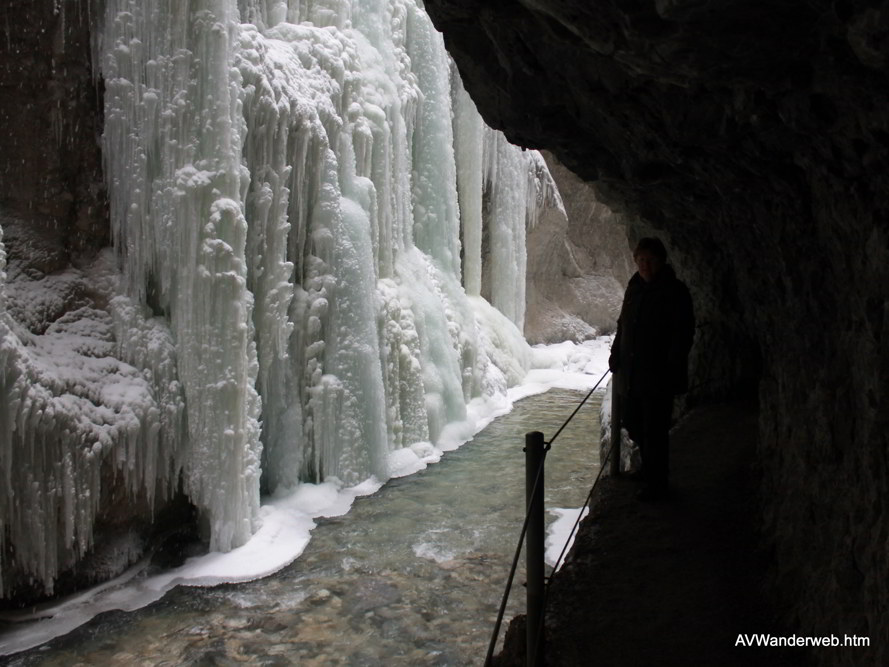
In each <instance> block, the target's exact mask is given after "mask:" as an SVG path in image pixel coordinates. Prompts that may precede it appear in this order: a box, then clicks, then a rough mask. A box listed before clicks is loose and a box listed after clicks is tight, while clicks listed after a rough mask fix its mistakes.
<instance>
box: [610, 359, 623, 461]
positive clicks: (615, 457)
mask: <svg viewBox="0 0 889 667" xmlns="http://www.w3.org/2000/svg"><path fill="white" fill-rule="evenodd" d="M615 378H616V375H615V376H613V377H612V381H611V468H610V472H611V474H612V475H613V476H615V477H616V476H617V475H620V444H621V443H620V441H621V427H620V410H621V405H620V396H619V395H618V393H617V387H616V386H615V385H617V382H616V381H615Z"/></svg>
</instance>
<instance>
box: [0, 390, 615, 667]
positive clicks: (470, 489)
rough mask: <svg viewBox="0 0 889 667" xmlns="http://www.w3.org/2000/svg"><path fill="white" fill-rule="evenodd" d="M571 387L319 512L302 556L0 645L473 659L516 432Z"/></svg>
mask: <svg viewBox="0 0 889 667" xmlns="http://www.w3.org/2000/svg"><path fill="white" fill-rule="evenodd" d="M583 396H584V394H582V393H577V392H572V391H564V390H551V391H549V392H547V393H545V394H541V395H538V396H532V397H529V398H526V399H524V400H522V401H519V402H518V403H517V404H516V405H515V407H514V409H513V410H512V412H510V413H509V414H507V415H505V416H503V417H500V418H498V419H497V420H495V421H494V422H493V423H492V424H491V425H489V426H488V427H487V428H486V429H485V430H484V431H482V432H481V433H480V434H478V435H477V436H476V437H475V438H474V439H473V440H472V441H471V442H469V443H467V444H465V445H464V446H463V447H461V448H460V449H459V450H457V451H454V452H450V453H448V454H447V455H446V456H445V457H444V458H443V459H442V461H441V462H440V463H438V464H436V465H433V466H430V467H429V468H427V469H426V470H424V471H422V472H420V473H417V474H415V475H412V476H410V477H403V478H399V479H394V480H392V481H390V482H389V483H388V484H386V486H384V487H383V488H382V489H381V490H380V491H378V492H377V493H375V494H374V495H372V496H368V497H364V498H359V499H357V500H356V501H355V504H354V505H353V507H352V509H351V510H350V512H349V513H348V514H347V515H345V516H341V517H336V518H332V519H322V520H320V521H319V525H318V527H317V528H316V529H315V530H314V531H313V533H312V539H311V542H310V543H309V545H308V547H307V548H306V550H305V552H304V553H303V554H302V556H300V557H299V559H297V560H296V561H295V562H294V563H292V564H291V565H290V566H288V567H286V568H285V569H283V570H281V571H280V572H278V573H277V574H275V575H273V576H271V577H267V578H265V579H262V580H259V581H254V582H250V583H245V584H232V585H226V586H217V587H214V588H193V587H179V588H176V589H174V590H173V591H171V592H170V593H168V594H167V595H166V596H165V597H164V598H163V599H162V600H160V601H159V602H157V603H155V604H153V605H150V606H148V607H146V608H144V609H141V610H138V611H136V612H131V613H123V612H111V613H106V614H102V615H100V616H98V617H96V618H95V619H93V620H92V621H91V622H90V623H88V624H87V625H85V626H82V627H81V628H79V629H78V630H75V631H74V632H72V633H70V634H68V635H66V636H65V637H60V638H58V639H56V640H54V641H52V642H49V643H48V644H45V645H44V646H42V647H40V648H37V649H34V650H32V651H29V652H26V653H22V654H19V655H17V656H11V657H7V658H5V660H6V661H8V662H9V663H11V664H13V665H53V666H55V665H59V666H64V667H69V666H71V665H77V664H85V665H113V664H119V665H152V666H154V665H236V664H244V663H247V664H255V665H290V664H299V665H387V666H388V665H477V664H481V663H482V662H483V656H484V654H485V651H486V650H487V646H488V642H489V640H490V634H491V631H492V629H493V626H494V622H495V620H496V616H497V609H498V606H499V604H500V598H501V596H502V593H503V588H504V586H505V582H506V578H507V575H508V571H509V567H510V564H511V561H512V557H513V553H514V550H515V547H516V541H517V538H518V535H519V532H520V529H521V525H522V521H523V518H524V479H525V475H524V454H523V452H522V449H523V446H524V434H525V433H526V432H527V431H532V430H541V431H543V432H544V435H545V437H546V438H547V439H549V438H551V437H552V435H553V434H554V433H555V431H556V430H557V429H558V427H559V426H560V425H561V423H562V422H563V421H564V420H565V419H566V418H567V416H568V415H569V414H570V413H571V411H572V410H573V408H574V407H575V406H576V404H577V403H578V402H579V401H580V400H581V399H582V398H583ZM601 399H602V394H601V393H600V392H597V393H596V394H595V395H594V396H593V398H592V399H591V400H590V401H589V402H588V403H587V405H586V406H585V407H584V408H583V409H582V410H581V411H580V412H579V413H578V415H577V417H576V418H575V419H574V421H573V422H572V423H571V424H570V425H569V426H568V427H567V428H566V429H565V430H564V431H563V432H562V434H561V435H559V437H558V439H557V440H556V442H555V443H554V444H553V448H552V450H551V451H550V453H549V454H548V456H547V460H546V507H547V508H548V509H550V508H554V507H562V508H577V507H580V506H581V505H582V504H583V501H584V499H585V498H586V495H587V493H588V491H589V487H590V485H591V484H592V481H593V479H594V477H595V475H596V473H597V471H598V451H597V443H598V437H599V424H598V410H599V404H600V403H601ZM552 519H553V517H552V516H550V515H549V513H548V521H551V520H552ZM521 562H522V563H523V562H524V558H523V559H522V561H521ZM523 580H524V574H523V572H522V571H521V570H520V571H519V573H518V574H517V576H516V579H515V583H514V586H513V592H512V595H511V596H510V602H509V606H508V608H507V614H506V618H507V620H508V619H509V618H511V617H513V616H515V615H516V614H518V613H523V611H524V588H523V587H522V586H521V582H522V581H523ZM501 641H502V638H501ZM3 661H4V659H3V658H0V663H2V662H3Z"/></svg>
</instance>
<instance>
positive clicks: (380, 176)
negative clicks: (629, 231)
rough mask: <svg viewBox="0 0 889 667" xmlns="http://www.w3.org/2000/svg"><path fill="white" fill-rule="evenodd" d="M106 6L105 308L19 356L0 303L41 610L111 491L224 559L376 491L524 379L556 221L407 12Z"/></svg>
mask: <svg viewBox="0 0 889 667" xmlns="http://www.w3.org/2000/svg"><path fill="white" fill-rule="evenodd" d="M104 5H105V7H104V17H103V18H101V19H100V24H101V27H100V30H99V34H98V36H97V41H96V53H97V56H96V57H97V60H98V62H99V69H100V73H101V76H102V78H103V79H104V86H105V116H104V118H105V127H104V136H103V140H102V141H103V154H104V158H105V171H106V179H107V185H108V191H109V196H110V210H111V225H112V236H113V240H114V246H115V255H114V257H109V256H104V257H103V258H102V260H101V261H100V262H99V263H98V264H97V266H96V267H93V268H92V269H91V270H92V271H93V275H92V276H91V277H89V278H87V277H86V276H85V275H83V274H81V273H79V272H76V275H74V276H73V277H71V279H72V280H75V281H77V280H79V281H86V282H89V283H90V285H91V289H92V290H93V291H99V292H101V293H102V294H105V295H106V297H107V298H106V299H105V301H106V302H107V307H105V308H104V309H102V308H96V307H92V306H87V305H85V306H83V307H81V308H79V309H70V310H69V311H68V312H66V313H65V314H64V315H63V316H62V317H60V318H58V319H55V320H54V321H52V322H51V323H49V324H48V327H47V328H45V330H39V329H41V327H40V326H36V325H35V326H31V327H30V328H28V329H26V328H25V327H24V326H22V325H21V323H20V321H19V320H20V318H19V319H18V320H17V319H16V318H15V317H13V315H15V313H13V312H12V310H13V308H12V301H13V299H12V298H11V297H10V296H9V295H7V297H4V296H3V292H2V291H0V438H2V442H3V445H2V446H0V474H2V475H3V478H4V481H5V486H4V489H3V490H2V491H0V540H2V539H3V536H4V534H7V535H8V537H9V539H10V540H11V545H12V548H13V549H14V553H15V558H16V562H17V563H18V564H19V566H20V567H22V568H23V569H24V570H25V571H26V572H27V573H28V575H29V576H31V577H32V578H33V579H34V580H35V581H37V582H40V583H41V584H42V585H43V587H44V588H45V589H46V590H47V591H50V590H51V589H52V584H53V580H54V578H55V577H56V576H57V574H58V573H59V572H60V571H61V570H63V569H64V568H65V567H66V566H69V565H70V564H71V562H72V559H76V557H78V556H79V555H81V554H83V553H84V552H85V551H86V550H87V549H88V548H89V546H90V541H91V535H92V528H93V523H94V521H95V517H96V514H97V511H98V503H100V501H101V500H102V498H103V492H107V489H104V490H103V487H102V484H103V474H104V473H103V470H102V467H103V465H105V466H106V467H107V466H108V465H109V464H110V466H111V467H112V469H113V475H114V476H115V478H119V479H122V480H123V485H124V487H125V488H126V489H127V490H128V493H129V494H130V496H131V498H139V499H144V500H145V501H146V502H147V503H148V504H149V505H151V504H152V503H154V502H155V500H156V498H158V497H165V496H166V495H167V494H169V493H170V492H171V491H172V490H174V489H175V488H177V487H178V485H179V484H180V480H181V484H182V488H183V490H184V491H185V492H186V493H187V494H188V496H189V497H190V499H191V501H192V502H193V503H194V504H195V505H196V506H197V507H198V508H199V510H200V511H201V513H202V516H203V517H204V518H205V519H206V521H207V522H208V526H209V529H210V547H211V549H213V550H218V551H226V550H229V549H232V548H234V547H236V546H238V545H241V544H243V543H244V542H245V541H246V540H247V539H248V538H249V537H250V535H251V534H252V533H253V532H254V531H255V530H256V529H257V528H258V523H259V521H260V512H259V508H260V494H261V492H274V491H278V492H280V490H281V489H286V488H295V487H296V486H297V485H298V484H300V483H301V482H322V481H328V482H329V481H331V480H333V481H334V482H335V483H337V484H344V485H350V484H356V483H358V482H361V481H362V480H364V479H367V478H369V477H375V478H377V479H378V480H385V479H386V478H388V477H389V475H390V470H389V463H388V462H389V460H390V459H389V457H390V454H391V453H392V452H393V451H395V450H398V449H400V448H403V447H408V446H411V445H415V444H416V443H422V442H436V440H437V438H438V437H439V436H440V435H441V433H442V431H443V429H444V428H445V426H446V425H448V424H451V423H453V422H459V421H460V420H462V419H464V418H465V415H466V404H467V402H468V401H469V400H470V399H472V398H473V397H478V396H484V395H493V394H497V393H502V392H504V391H505V389H506V387H507V385H508V384H510V383H515V382H517V381H518V380H520V379H521V377H522V375H523V374H524V372H525V371H526V370H527V356H528V351H527V347H526V345H525V343H524V341H523V339H522V337H521V333H520V331H519V328H520V327H521V322H522V319H523V309H524V283H525V278H524V262H525V259H524V257H525V253H524V239H525V231H526V229H527V227H528V225H533V223H534V220H535V216H536V215H537V211H538V209H539V208H540V207H541V206H542V205H544V203H545V202H550V203H552V202H553V201H554V200H556V199H557V195H554V194H553V186H552V181H551V180H550V179H549V176H548V172H546V169H545V167H544V166H542V165H543V163H542V161H541V160H540V158H539V156H537V154H536V153H532V152H525V151H521V150H520V149H518V148H516V147H514V146H511V145H509V144H508V143H507V142H506V141H505V139H504V138H503V136H502V135H500V134H499V133H496V132H494V131H493V130H490V129H489V128H486V127H485V126H484V125H483V123H482V121H481V119H480V117H479V116H478V113H477V112H476V110H475V108H474V106H473V105H472V102H471V100H470V99H469V97H468V96H467V94H466V93H465V91H464V90H463V88H462V85H461V84H460V82H459V77H458V76H457V74H456V71H455V69H454V68H453V67H452V65H451V63H450V61H449V58H448V56H447V54H446V52H445V50H444V46H443V42H442V39H441V36H440V35H439V34H438V33H437V32H436V31H435V30H434V28H433V27H432V24H431V22H430V21H429V20H428V18H427V17H426V15H425V13H424V11H423V9H422V3H420V2H419V1H418V0H352V1H351V2H350V1H349V0H315V1H312V0H290V1H289V2H283V1H274V0H238V1H236V0H204V1H203V2H201V3H179V2H173V1H171V0H107V1H106V2H105V3H104ZM0 238H2V237H0ZM0 253H2V244H0ZM2 257H3V255H2V254H0V269H2ZM112 264H116V266H117V267H119V270H120V275H119V276H116V275H115V269H114V266H110V265H112ZM96 276H98V278H96ZM63 278H64V277H59V276H55V277H52V276H47V277H46V278H43V280H50V279H52V280H56V281H58V280H62V279H63ZM3 282H4V277H3V275H2V274H0V290H2V289H3ZM38 283H39V284H38ZM16 285H17V283H15V282H12V281H10V282H9V284H8V285H7V288H8V289H9V290H11V289H12V288H13V287H14V286H16ZM41 285H42V280H41V281H37V280H35V281H31V282H28V290H30V291H31V292H34V291H35V290H38V289H40V288H41ZM17 289H18V288H17ZM482 296H485V297H487V301H486V300H485V299H483V298H482ZM22 298H25V297H22ZM100 300H101V299H100ZM489 302H490V303H489ZM91 303H92V302H91ZM492 305H493V307H492ZM7 306H8V307H7ZM495 308H496V310H495ZM26 310H27V309H26ZM29 312H30V311H29ZM35 318H36V319H37V320H39V319H40V317H39V315H37V316H35ZM516 325H518V326H516ZM57 527H58V530H57ZM0 547H3V545H2V544H0ZM2 585H3V584H2V580H0V587H2ZM0 595H2V588H0Z"/></svg>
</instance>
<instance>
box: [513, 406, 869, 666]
mask: <svg viewBox="0 0 889 667" xmlns="http://www.w3.org/2000/svg"><path fill="white" fill-rule="evenodd" d="M755 439H756V411H755V409H753V408H751V407H750V406H743V405H720V406H713V407H707V408H701V409H698V410H696V411H694V412H693V413H691V414H690V415H689V416H688V417H686V418H685V419H684V420H683V421H682V422H681V423H680V424H679V425H678V426H677V427H676V428H675V429H674V431H673V435H672V450H671V456H672V460H671V468H672V477H671V480H672V483H673V487H674V492H673V496H672V497H671V498H670V499H669V500H667V501H662V502H658V503H644V502H642V501H640V500H638V499H637V498H636V492H637V490H638V488H639V486H638V483H637V482H634V481H631V480H629V479H627V478H626V477H621V478H618V479H606V480H603V484H602V485H601V486H600V489H599V490H597V495H598V498H597V499H596V502H595V504H594V510H593V512H592V513H591V515H590V516H589V517H588V518H587V519H586V520H585V522H584V524H583V526H582V529H581V532H580V533H579V535H578V539H577V540H576V543H575V546H574V549H573V551H572V554H571V556H570V557H569V560H568V562H566V563H565V565H564V567H563V568H562V570H561V571H560V572H559V574H558V575H557V576H556V578H555V579H554V581H553V586H552V590H551V592H550V602H549V605H548V608H549V610H550V611H549V613H548V615H547V633H548V644H547V654H546V658H547V659H546V664H547V665H550V666H571V667H573V666H576V665H605V666H607V667H612V666H624V665H630V666H635V665H639V666H643V665H644V666H646V667H653V666H665V667H666V666H674V665H675V666H680V665H681V666H682V667H686V666H690V665H705V666H707V665H714V666H716V665H718V666H721V667H730V666H735V665H737V666H744V667H750V666H757V665H764V666H771V665H775V666H778V665H780V666H782V667H785V666H792V665H808V664H812V662H813V659H812V658H813V656H812V655H811V654H809V653H806V652H805V651H806V649H801V648H786V647H785V648H768V647H757V648H747V647H741V646H736V643H737V641H738V637H739V635H741V634H750V633H770V634H771V635H780V636H786V635H788V634H790V633H788V632H786V631H785V629H784V628H782V626H781V625H780V624H779V623H778V621H777V620H776V619H777V618H778V617H779V616H780V615H781V614H780V613H779V611H780V610H779V609H777V608H776V606H775V601H774V599H772V596H771V595H769V592H768V590H767V582H766V572H767V571H768V567H769V561H768V556H767V554H765V553H763V552H762V551H761V550H759V549H758V548H757V545H758V544H759V540H758V538H757V528H756V525H755V517H756V516H757V512H756V508H755V497H754V488H753V481H754V479H755V472H754V471H755V468H754V463H755V452H756V442H755ZM521 643H522V644H523V643H524V642H523V641H522V642H521ZM822 650H843V649H822ZM847 650H848V649H847ZM856 650H860V649H856ZM504 662H507V661H504Z"/></svg>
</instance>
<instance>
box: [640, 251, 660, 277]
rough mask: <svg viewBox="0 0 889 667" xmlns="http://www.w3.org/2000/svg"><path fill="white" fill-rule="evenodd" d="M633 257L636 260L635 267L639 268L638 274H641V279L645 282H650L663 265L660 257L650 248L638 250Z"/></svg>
mask: <svg viewBox="0 0 889 667" xmlns="http://www.w3.org/2000/svg"><path fill="white" fill-rule="evenodd" d="M633 259H635V260H636V268H638V269H639V275H640V276H642V280H644V281H645V282H650V281H651V280H652V278H654V277H655V276H656V275H657V272H658V271H660V270H661V267H662V266H663V265H664V263H663V261H661V259H660V257H658V256H657V255H655V254H654V253H653V252H651V251H650V250H640V251H639V252H637V253H636V255H635V256H634V257H633Z"/></svg>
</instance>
